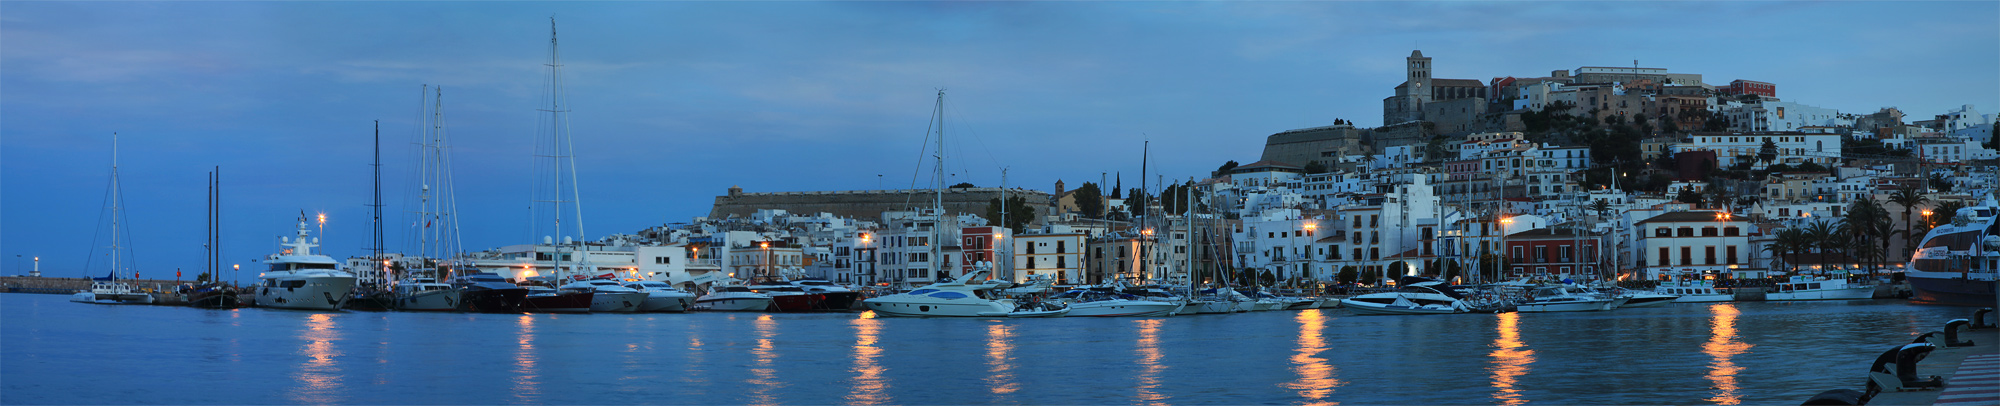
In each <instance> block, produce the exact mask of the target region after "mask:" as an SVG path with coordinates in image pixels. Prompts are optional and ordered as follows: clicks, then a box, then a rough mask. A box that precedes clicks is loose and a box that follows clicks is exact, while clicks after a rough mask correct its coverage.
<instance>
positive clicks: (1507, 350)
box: [1488, 313, 1535, 405]
mask: <svg viewBox="0 0 2000 406" xmlns="http://www.w3.org/2000/svg"><path fill="white" fill-rule="evenodd" d="M1499 318H1500V323H1499V325H1498V326H1497V327H1495V330H1497V332H1498V333H1499V337H1497V338H1494V339H1493V352H1492V356H1493V366H1492V367H1491V368H1488V370H1489V371H1492V373H1493V399H1494V400H1497V401H1499V403H1500V404H1504V405H1519V404H1523V403H1528V399H1527V398H1524V397H1522V396H1521V388H1518V387H1516V386H1518V385H1520V379H1521V376H1522V375H1527V374H1528V364H1533V363H1535V350H1530V349H1527V348H1525V347H1527V346H1528V345H1527V344H1524V343H1522V342H1521V325H1520V323H1521V314H1520V313H1501V314H1500V315H1499Z"/></svg>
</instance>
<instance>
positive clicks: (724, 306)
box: [694, 284, 771, 312]
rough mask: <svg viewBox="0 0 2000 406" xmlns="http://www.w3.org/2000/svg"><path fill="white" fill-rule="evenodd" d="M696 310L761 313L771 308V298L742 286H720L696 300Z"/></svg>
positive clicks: (710, 289)
mask: <svg viewBox="0 0 2000 406" xmlns="http://www.w3.org/2000/svg"><path fill="white" fill-rule="evenodd" d="M694 304H695V308H697V309H703V310H713V311H722V312H761V311H764V310H767V309H769V308H770V307H771V296H770V295H766V294H762V293H757V292H754V291H751V290H750V288H749V287H746V286H742V285H734V284H729V285H718V286H715V287H712V288H709V291H708V293H707V294H704V295H701V297H697V298H695V299H694Z"/></svg>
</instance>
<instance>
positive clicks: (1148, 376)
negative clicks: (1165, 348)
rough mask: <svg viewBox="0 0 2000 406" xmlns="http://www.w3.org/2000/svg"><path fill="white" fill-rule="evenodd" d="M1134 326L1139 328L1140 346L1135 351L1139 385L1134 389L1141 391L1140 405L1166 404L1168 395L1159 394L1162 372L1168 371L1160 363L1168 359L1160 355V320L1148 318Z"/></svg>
mask: <svg viewBox="0 0 2000 406" xmlns="http://www.w3.org/2000/svg"><path fill="white" fill-rule="evenodd" d="M1134 324H1137V325H1138V326H1139V343H1138V344H1139V346H1138V349H1137V351H1135V352H1136V353H1137V354H1138V355H1139V379H1138V382H1139V384H1138V385H1137V387H1135V388H1133V389H1137V390H1138V391H1139V403H1140V404H1147V405H1162V404H1166V403H1164V402H1165V401H1166V400H1167V395H1164V394H1161V393H1160V392H1159V389H1160V372H1162V371H1166V370H1167V366H1166V365H1165V364H1162V363H1160V361H1161V360H1162V359H1164V358H1166V357H1165V356H1162V355H1160V319H1157V318H1146V319H1141V320H1138V321H1137V322H1136V323H1134Z"/></svg>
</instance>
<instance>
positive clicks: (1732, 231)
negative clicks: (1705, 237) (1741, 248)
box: [1722, 226, 1742, 248]
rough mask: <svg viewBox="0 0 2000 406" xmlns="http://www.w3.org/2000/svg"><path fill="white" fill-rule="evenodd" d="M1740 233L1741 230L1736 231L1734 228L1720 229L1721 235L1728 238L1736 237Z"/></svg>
mask: <svg viewBox="0 0 2000 406" xmlns="http://www.w3.org/2000/svg"><path fill="white" fill-rule="evenodd" d="M1741 233H1742V231H1741V230H1738V229H1737V228H1736V227H1735V226H1731V227H1729V228H1724V229H1722V235H1725V236H1730V237H1735V236H1736V235H1737V234H1741ZM1732 248H1733V247H1732Z"/></svg>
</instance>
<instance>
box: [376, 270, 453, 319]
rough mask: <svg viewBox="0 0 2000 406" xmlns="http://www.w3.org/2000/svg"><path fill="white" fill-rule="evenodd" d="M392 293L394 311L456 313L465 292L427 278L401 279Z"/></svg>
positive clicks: (435, 279)
mask: <svg viewBox="0 0 2000 406" xmlns="http://www.w3.org/2000/svg"><path fill="white" fill-rule="evenodd" d="M394 291H395V292H396V296H395V298H396V299H395V300H396V301H395V302H394V304H393V305H394V306H395V309H396V310H408V311H457V310H458V305H459V303H460V302H462V301H463V299H464V292H465V291H464V290H461V289H459V288H458V287H456V286H451V284H448V283H439V282H438V281H437V278H431V277H427V276H419V277H411V278H407V279H403V280H402V281H401V282H400V283H397V284H396V288H395V290H394Z"/></svg>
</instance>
